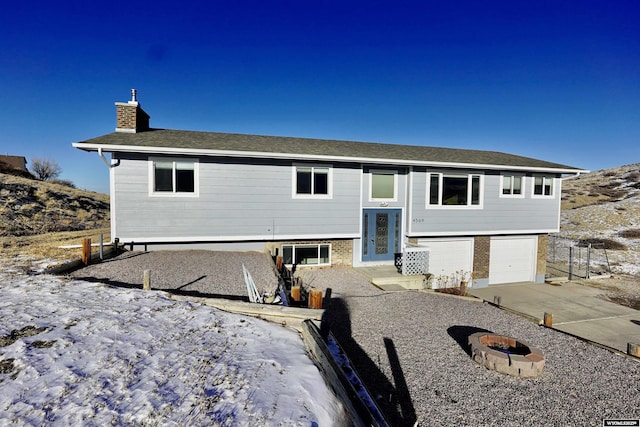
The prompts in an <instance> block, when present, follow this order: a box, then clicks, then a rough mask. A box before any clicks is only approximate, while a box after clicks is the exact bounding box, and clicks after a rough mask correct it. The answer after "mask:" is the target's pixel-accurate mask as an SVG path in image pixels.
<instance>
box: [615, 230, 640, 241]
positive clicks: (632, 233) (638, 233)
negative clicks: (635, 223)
mask: <svg viewBox="0 0 640 427" xmlns="http://www.w3.org/2000/svg"><path fill="white" fill-rule="evenodd" d="M618 236H620V237H624V238H625V239H640V228H631V229H629V230H622V231H621V232H619V233H618Z"/></svg>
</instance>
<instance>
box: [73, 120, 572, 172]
mask: <svg viewBox="0 0 640 427" xmlns="http://www.w3.org/2000/svg"><path fill="white" fill-rule="evenodd" d="M74 145H75V146H76V147H77V148H80V149H86V150H92V149H93V150H94V151H95V148H94V147H91V146H100V145H106V146H122V148H123V151H135V148H134V149H133V150H132V147H140V148H143V147H144V148H145V150H144V151H146V152H148V149H152V148H159V149H163V148H170V149H189V150H203V151H209V150H211V151H235V152H247V153H249V152H251V153H263V154H264V155H265V156H266V157H268V156H269V155H276V154H278V157H282V155H283V154H284V155H291V157H292V158H295V157H296V156H306V157H313V156H318V157H325V156H328V157H344V158H345V160H348V159H378V160H386V161H388V163H389V164H394V163H395V162H400V163H403V164H407V163H411V162H416V163H418V164H419V163H456V164H469V165H477V164H481V165H497V166H507V167H508V166H512V167H518V168H543V169H562V170H563V171H581V169H579V168H575V167H572V166H566V165H562V164H558V163H552V162H547V161H544V160H538V159H533V158H528V157H522V156H516V155H513V154H506V153H500V152H496V151H482V150H465V149H457V148H442V147H425V146H414V145H397V144H381V143H371V142H354V141H338V140H327V139H310V138H291V137H281V136H263V135H245V134H233V133H220V132H196V131H183V130H169V129H151V130H148V131H145V132H138V133H121V132H114V133H110V134H107V135H103V136H99V137H97V138H93V139H89V140H86V141H82V142H79V143H77V144H74ZM83 145H85V146H84V147H83ZM125 146H126V147H127V149H126V150H124V148H125ZM107 151H116V150H115V149H110V150H107Z"/></svg>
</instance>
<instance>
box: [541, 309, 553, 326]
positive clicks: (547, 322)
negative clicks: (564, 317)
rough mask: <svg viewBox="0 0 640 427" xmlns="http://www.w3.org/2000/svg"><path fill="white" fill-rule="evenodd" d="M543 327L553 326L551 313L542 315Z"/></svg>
mask: <svg viewBox="0 0 640 427" xmlns="http://www.w3.org/2000/svg"><path fill="white" fill-rule="evenodd" d="M543 322H544V326H546V327H547V328H551V327H552V326H553V314H551V313H546V312H545V313H544V321H543Z"/></svg>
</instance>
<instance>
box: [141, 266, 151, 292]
mask: <svg viewBox="0 0 640 427" xmlns="http://www.w3.org/2000/svg"><path fill="white" fill-rule="evenodd" d="M142 289H143V290H145V291H150V290H151V270H145V271H144V273H143V276H142Z"/></svg>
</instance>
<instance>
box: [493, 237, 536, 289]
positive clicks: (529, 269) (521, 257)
mask: <svg viewBox="0 0 640 427" xmlns="http://www.w3.org/2000/svg"><path fill="white" fill-rule="evenodd" d="M537 249H538V239H537V238H536V237H535V236H525V237H508V238H502V237H492V238H491V257H490V261H489V284H490V285H495V284H498V283H514V282H532V281H535V271H536V251H537Z"/></svg>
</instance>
